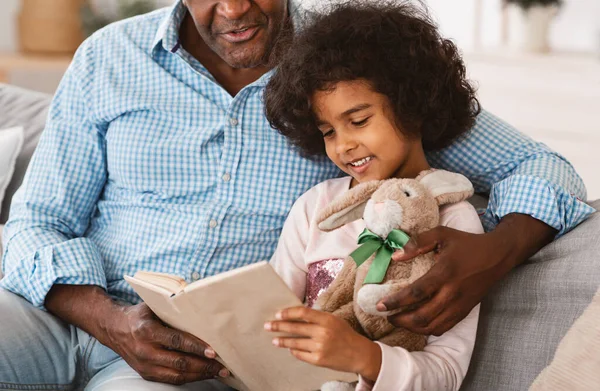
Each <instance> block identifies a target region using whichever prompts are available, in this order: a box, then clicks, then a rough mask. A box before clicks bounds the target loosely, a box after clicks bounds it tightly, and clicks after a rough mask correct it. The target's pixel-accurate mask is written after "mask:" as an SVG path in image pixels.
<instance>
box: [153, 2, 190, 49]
mask: <svg viewBox="0 0 600 391" xmlns="http://www.w3.org/2000/svg"><path fill="white" fill-rule="evenodd" d="M186 12H187V9H186V8H185V6H184V5H183V3H182V2H181V0H177V2H176V3H175V4H174V5H173V6H171V8H170V11H169V12H168V13H167V15H166V16H165V17H164V19H163V20H162V21H161V23H160V26H159V27H158V30H157V31H156V35H155V36H154V41H153V42H152V48H153V50H156V49H157V48H158V46H159V45H162V47H163V49H165V50H166V51H169V52H176V51H177V49H179V45H180V42H179V28H180V27H181V23H182V22H183V18H184V16H185V14H186Z"/></svg>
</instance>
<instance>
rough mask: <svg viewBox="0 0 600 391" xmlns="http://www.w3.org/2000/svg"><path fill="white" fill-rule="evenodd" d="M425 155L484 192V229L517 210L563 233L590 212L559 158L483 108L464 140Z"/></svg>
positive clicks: (575, 179) (579, 186)
mask: <svg viewBox="0 0 600 391" xmlns="http://www.w3.org/2000/svg"><path fill="white" fill-rule="evenodd" d="M427 158H428V160H429V163H430V164H431V165H432V166H434V167H436V168H443V169H445V170H448V171H453V172H459V173H461V174H463V175H465V176H466V177H467V178H469V179H470V180H471V182H473V185H474V186H475V192H477V193H485V194H489V204H488V206H487V209H486V210H485V212H484V215H483V216H482V222H483V224H484V228H485V229H486V231H491V230H492V229H494V227H495V226H496V225H497V224H498V223H499V222H500V220H501V219H502V218H503V217H504V216H506V215H508V214H511V213H521V214H525V215H529V216H531V217H534V218H535V219H537V220H540V221H543V222H544V223H546V224H547V225H549V226H551V227H552V228H554V229H556V230H557V231H558V234H559V235H563V234H564V233H566V232H568V231H569V230H570V229H572V228H573V227H575V226H577V225H578V224H579V223H581V222H582V221H583V220H585V219H586V218H587V217H588V216H589V215H590V214H591V213H593V212H594V209H593V208H592V207H590V206H589V205H587V204H586V203H585V202H583V201H585V199H586V189H585V185H584V184H583V181H582V180H581V177H580V176H579V175H578V174H577V172H576V171H575V169H574V168H573V166H572V165H571V164H570V163H569V162H568V161H567V160H566V159H565V158H564V157H562V156H561V155H559V154H558V153H556V152H554V151H552V150H551V149H550V148H548V147H547V146H546V145H544V144H542V143H540V142H536V141H534V140H532V139H531V138H529V137H527V136H525V135H524V134H522V133H520V132H519V131H518V130H516V129H515V128H513V127H512V126H510V125H508V124H507V123H506V122H504V121H502V120H501V119H499V118H497V117H495V116H493V115H492V114H490V113H488V112H487V111H482V112H481V114H480V115H479V116H478V117H477V122H476V124H475V126H474V127H473V129H472V131H471V132H470V133H469V134H468V135H467V136H466V137H465V138H463V139H460V140H458V141H457V142H455V143H454V144H452V145H451V146H449V147H448V148H445V149H443V150H440V151H435V152H428V154H427Z"/></svg>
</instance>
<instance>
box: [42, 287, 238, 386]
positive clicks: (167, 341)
mask: <svg viewBox="0 0 600 391" xmlns="http://www.w3.org/2000/svg"><path fill="white" fill-rule="evenodd" d="M45 305H46V308H47V309H48V311H50V312H51V313H52V314H54V315H56V316H57V317H59V318H60V319H62V320H64V321H65V322H67V323H70V324H73V325H75V326H77V327H79V328H81V329H82V330H84V331H86V332H88V333H89V334H90V335H92V336H94V337H96V339H98V341H100V343H102V344H103V345H105V346H108V347H109V348H111V349H112V350H114V351H115V352H116V353H117V354H119V355H120V356H121V357H123V359H124V360H125V361H126V362H127V363H128V364H129V365H130V366H131V367H132V368H133V369H134V370H135V371H137V372H138V373H139V374H140V375H141V376H142V377H143V378H144V379H146V380H150V381H156V382H161V383H170V384H177V385H180V384H185V383H190V382H194V381H199V380H205V379H212V378H214V377H215V376H217V375H218V376H222V377H225V376H228V375H229V372H228V371H227V370H226V369H224V368H223V366H222V365H221V364H220V363H219V362H217V361H215V360H213V359H214V358H215V352H214V351H213V350H212V349H211V348H210V347H209V346H208V345H207V344H206V343H205V342H203V341H201V340H199V339H198V338H196V337H194V336H192V335H190V334H187V333H184V332H181V331H178V330H175V329H171V328H168V327H166V326H165V325H163V324H162V323H161V322H160V320H159V319H158V318H157V317H156V316H155V315H154V314H153V313H152V311H150V309H149V308H148V306H147V305H145V304H143V303H142V304H139V305H136V306H122V305H119V304H117V303H115V302H114V301H113V300H112V299H111V298H110V297H109V296H108V295H107V294H106V292H105V291H104V290H103V289H102V288H99V287H96V286H85V285H84V286H71V285H55V286H53V287H52V289H51V290H50V292H49V293H48V296H47V297H46V302H45Z"/></svg>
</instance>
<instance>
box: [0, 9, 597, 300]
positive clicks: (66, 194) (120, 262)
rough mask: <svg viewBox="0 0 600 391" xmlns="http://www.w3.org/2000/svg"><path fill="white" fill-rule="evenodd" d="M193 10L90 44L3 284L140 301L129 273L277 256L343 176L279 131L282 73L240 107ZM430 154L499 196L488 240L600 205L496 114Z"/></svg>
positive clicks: (574, 220) (40, 153)
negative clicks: (301, 218) (315, 193)
mask: <svg viewBox="0 0 600 391" xmlns="http://www.w3.org/2000/svg"><path fill="white" fill-rule="evenodd" d="M184 13H185V8H184V7H183V6H182V5H181V3H179V2H178V3H177V4H176V5H175V6H173V7H172V8H167V9H163V10H159V11H156V12H153V13H151V14H147V15H144V16H141V17H136V18H133V19H129V20H126V21H123V22H120V23H116V24H113V25H111V26H109V27H108V28H105V29H103V30H101V31H100V32H98V33H96V34H95V35H94V36H92V37H91V38H90V39H88V40H87V41H86V42H85V43H84V44H83V45H82V46H81V48H80V49H79V50H78V52H77V54H76V55H75V58H74V60H73V63H72V64H71V66H70V68H69V70H68V71H67V73H66V75H65V76H64V79H63V81H62V83H61V85H60V87H59V89H58V91H57V93H56V96H55V98H54V101H53V103H52V106H51V109H50V113H49V117H48V123H47V126H46V129H45V131H44V133H43V135H42V138H41V140H40V143H39V146H38V148H37V150H36V152H35V155H34V157H33V159H32V161H31V164H30V167H29V170H28V172H27V175H26V178H25V181H24V184H23V186H22V187H21V189H20V190H19V191H18V193H17V195H16V196H15V198H14V200H13V203H12V207H11V213H10V220H9V222H8V224H7V225H6V228H5V230H4V240H5V246H4V248H5V253H4V262H3V272H4V274H5V277H4V279H3V280H2V281H1V282H0V286H1V287H3V288H5V289H8V290H10V291H12V292H15V293H17V294H19V295H21V296H23V297H25V298H26V299H27V300H29V301H30V302H32V303H33V304H34V305H36V306H38V307H41V308H43V304H44V300H45V297H46V294H47V292H48V291H49V290H50V288H51V287H52V285H53V284H77V285H97V286H100V287H103V288H105V289H106V290H107V291H108V293H109V294H110V295H111V296H113V297H115V298H118V299H121V300H125V301H128V302H131V303H137V302H138V301H139V298H138V297H137V296H136V295H135V293H134V292H133V291H132V289H131V288H130V287H129V286H128V284H127V283H126V282H125V281H124V280H123V275H125V274H133V273H135V272H136V271H138V270H152V271H157V272H165V273H173V274H177V275H180V276H182V277H184V278H185V279H186V280H187V281H193V280H197V279H200V278H204V277H206V276H210V275H214V274H216V273H221V272H224V271H226V270H229V269H232V268H236V267H240V266H243V265H246V264H249V263H253V262H256V261H259V260H265V259H269V258H270V256H271V254H272V253H273V252H274V250H275V247H276V244H277V240H278V237H279V234H280V232H281V228H282V226H283V223H284V220H285V218H286V216H287V213H288V211H289V209H290V207H291V205H292V204H293V202H294V200H296V198H298V197H299V196H300V195H301V194H302V193H303V192H305V191H306V190H307V189H309V188H310V187H312V186H314V185H315V184H317V183H318V182H321V181H323V180H325V179H328V178H332V177H336V176H339V175H340V172H339V170H338V169H337V168H336V167H335V166H334V165H333V164H332V163H331V162H329V161H328V160H327V159H326V158H320V159H316V160H308V159H304V158H302V157H301V156H299V155H298V154H297V153H295V152H294V151H293V150H292V149H291V148H290V147H289V146H288V144H287V142H286V140H285V139H284V138H283V137H282V136H280V135H279V134H278V133H277V132H276V131H274V130H273V129H271V128H270V127H269V124H268V123H267V121H266V119H265V117H264V115H263V104H262V101H261V96H262V93H263V89H264V86H265V84H266V82H267V80H268V78H269V76H270V74H266V75H264V76H263V77H262V78H260V79H259V80H257V81H256V82H254V83H252V84H250V85H248V86H247V87H245V88H244V89H242V90H241V91H240V92H239V93H238V94H237V95H236V96H235V97H232V96H230V95H229V94H228V93H227V92H226V91H225V90H224V89H223V88H222V87H221V86H220V85H219V84H218V83H217V82H216V81H215V79H214V78H213V76H212V75H210V74H209V73H208V71H207V70H206V68H204V67H203V66H202V64H200V63H199V62H198V61H197V60H195V59H194V58H192V57H191V56H190V55H189V54H188V53H187V52H186V51H185V50H184V49H183V48H182V47H181V46H180V44H179V40H178V29H179V26H180V23H181V20H182V17H183V15H184ZM428 157H429V159H430V163H431V164H432V165H433V166H436V167H440V168H444V169H447V170H451V171H457V172H461V173H463V174H465V175H466V176H468V177H469V178H470V179H471V180H472V181H473V183H474V185H475V188H476V190H477V191H478V192H485V193H489V194H490V202H489V206H488V208H487V210H485V211H482V220H483V222H484V225H485V227H486V228H487V229H488V230H490V229H492V228H493V227H494V226H495V225H496V224H497V223H498V221H499V220H500V219H501V218H502V217H503V216H504V215H506V214H508V213H512V212H519V213H525V214H528V215H531V216H533V217H535V218H537V219H539V220H542V221H544V222H546V223H547V224H549V225H551V226H552V227H554V228H556V229H557V230H559V231H560V234H563V233H565V232H566V231H568V230H569V229H571V228H573V227H574V226H576V225H577V224H579V223H580V222H581V221H582V220H584V219H585V218H586V217H587V216H588V215H589V214H591V213H592V211H593V209H592V208H591V207H589V206H588V205H586V204H585V203H584V202H582V201H581V200H582V199H585V196H586V191H585V187H584V185H583V183H582V181H581V179H580V178H579V176H578V175H577V173H576V172H575V170H574V169H573V167H572V166H571V165H570V164H569V163H568V162H567V161H566V160H565V159H564V158H563V157H561V156H560V155H558V154H557V153H555V152H553V151H551V150H550V149H548V148H547V147H546V146H544V145H543V144H540V143H537V142H534V141H532V140H531V139H529V138H527V137H526V136H524V135H522V134H521V133H519V132H518V131H516V130H515V129H513V128H512V127H510V126H509V125H507V124H506V123H504V122H502V121H501V120H499V119H497V118H496V117H494V116H492V115H491V114H489V113H487V112H485V111H484V112H482V113H481V115H480V116H479V118H478V120H477V124H476V125H475V128H474V129H473V132H472V133H471V134H470V136H469V137H468V138H466V139H464V140H462V141H459V142H457V143H455V144H454V145H452V146H450V147H449V148H447V149H445V150H442V151H439V152H435V153H430V154H429V156H428Z"/></svg>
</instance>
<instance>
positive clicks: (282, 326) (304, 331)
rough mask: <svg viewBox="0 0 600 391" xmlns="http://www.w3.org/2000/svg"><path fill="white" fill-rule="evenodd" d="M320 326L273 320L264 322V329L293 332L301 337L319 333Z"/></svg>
mask: <svg viewBox="0 0 600 391" xmlns="http://www.w3.org/2000/svg"><path fill="white" fill-rule="evenodd" d="M321 328H322V327H321V326H318V325H316V324H312V323H303V322H286V321H273V322H267V323H265V330H268V331H274V332H280V333H288V334H294V335H298V336H301V337H314V336H317V335H319V330H320V329H321Z"/></svg>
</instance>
